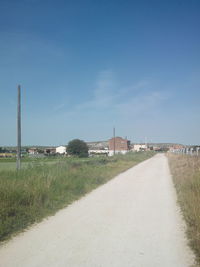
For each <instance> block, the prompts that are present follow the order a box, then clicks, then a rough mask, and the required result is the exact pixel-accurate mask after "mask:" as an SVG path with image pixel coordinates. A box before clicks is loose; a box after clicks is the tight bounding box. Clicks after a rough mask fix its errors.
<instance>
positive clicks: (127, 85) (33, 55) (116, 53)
mask: <svg viewBox="0 0 200 267" xmlns="http://www.w3.org/2000/svg"><path fill="white" fill-rule="evenodd" d="M0 11H1V16H0V99H1V105H0V114H1V115H0V125H1V130H0V145H1V146H3V145H15V144H16V97H17V85H18V84H21V86H22V144H23V145H60V144H67V143H68V141H69V140H71V139H74V138H80V139H83V140H85V141H95V140H107V139H108V138H110V137H111V135H112V128H113V126H115V127H116V134H117V135H118V136H122V137H125V136H127V137H128V138H129V139H130V140H131V141H132V142H144V139H145V137H146V138H147V141H149V142H150V141H151V142H178V143H183V144H200V105H199V99H200V34H199V28H200V16H199V14H200V1H199V0H190V1H188V0H173V1H171V0H168V1H165V0H148V1H144V0H138V1H134V0H132V1H129V0H126V1H124V0H123V1H122V0H106V1H105V0H99V1H98V0H84V1H83V0H70V1H67V0H66V1H64V0H63V1H62V0H57V1H55V0H54V1H51V0H49V1H47V0H18V1H15V0H0Z"/></svg>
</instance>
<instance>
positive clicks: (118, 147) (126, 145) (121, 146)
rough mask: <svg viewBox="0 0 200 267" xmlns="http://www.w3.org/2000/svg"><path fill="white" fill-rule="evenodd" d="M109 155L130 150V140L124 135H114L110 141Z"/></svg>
mask: <svg viewBox="0 0 200 267" xmlns="http://www.w3.org/2000/svg"><path fill="white" fill-rule="evenodd" d="M108 142H109V156H113V155H114V154H126V153H127V152H128V151H130V143H131V142H130V141H129V140H127V139H123V138H122V137H113V138H111V139H110V140H109V141H108Z"/></svg>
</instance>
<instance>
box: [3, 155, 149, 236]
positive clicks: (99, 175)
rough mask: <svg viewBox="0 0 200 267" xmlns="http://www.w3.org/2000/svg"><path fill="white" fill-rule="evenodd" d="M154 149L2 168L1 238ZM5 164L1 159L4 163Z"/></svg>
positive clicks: (136, 161)
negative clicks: (16, 168)
mask: <svg viewBox="0 0 200 267" xmlns="http://www.w3.org/2000/svg"><path fill="white" fill-rule="evenodd" d="M153 155H154V152H138V153H133V152H130V153H127V154H126V155H116V156H114V157H96V158H72V157H71V158H63V159H59V160H55V162H54V163H52V164H45V162H44V160H41V164H39V160H38V161H36V162H37V164H32V165H31V164H30V165H29V166H28V167H27V168H22V169H21V170H20V171H15V170H10V169H9V168H8V169H7V170H5V169H4V170H1V168H0V241H3V240H6V239H7V238H8V237H10V236H11V235H12V234H13V233H16V232H18V231H20V230H22V229H25V228H27V227H28V226H29V225H31V224H33V223H34V222H38V221H40V220H41V219H42V218H44V217H45V216H48V215H52V214H54V213H55V212H56V211H57V210H58V209H61V208H63V207H66V206H67V205H69V204H70V203H72V202H73V201H74V200H77V199H79V198H80V197H81V196H83V195H85V194H86V193H88V192H90V191H91V190H93V189H95V188H96V187H98V186H99V185H101V184H104V183H106V182H107V181H108V180H110V179H111V178H112V177H114V176H115V175H117V174H118V173H120V172H122V171H125V170H126V169H128V168H130V167H132V166H134V165H136V164H137V163H139V162H141V161H143V160H145V159H147V158H150V157H151V156H153ZM0 164H1V163H0Z"/></svg>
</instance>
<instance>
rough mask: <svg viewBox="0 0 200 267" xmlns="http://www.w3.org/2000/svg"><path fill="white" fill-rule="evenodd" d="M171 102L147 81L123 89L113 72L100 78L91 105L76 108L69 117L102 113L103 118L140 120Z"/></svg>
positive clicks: (89, 102) (89, 103)
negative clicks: (114, 117)
mask: <svg viewBox="0 0 200 267" xmlns="http://www.w3.org/2000/svg"><path fill="white" fill-rule="evenodd" d="M166 99H167V96H166V95H165V93H163V92H162V91H161V90H156V89H153V84H152V82H151V83H150V82H148V81H146V80H143V81H139V82H137V83H133V84H132V85H131V86H129V87H123V86H120V85H119V84H118V83H117V81H116V78H115V75H114V73H113V72H112V71H111V70H106V71H101V72H100V73H99V74H98V78H97V81H96V87H95V89H94V91H93V96H92V98H91V100H90V101H87V102H83V103H81V104H79V105H77V106H75V107H74V108H73V109H72V111H70V112H67V114H66V115H69V116H74V115H79V114H84V112H87V113H91V116H94V114H95V112H101V113H102V117H103V116H104V119H105V120H106V117H107V116H109V115H110V114H114V115H115V116H116V117H121V118H123V117H125V116H126V117H127V116H128V117H133V116H134V117H137V116H139V115H140V114H144V113H145V112H148V113H149V112H151V111H154V110H155V109H156V108H157V107H159V105H160V104H161V103H162V102H163V101H165V100H166Z"/></svg>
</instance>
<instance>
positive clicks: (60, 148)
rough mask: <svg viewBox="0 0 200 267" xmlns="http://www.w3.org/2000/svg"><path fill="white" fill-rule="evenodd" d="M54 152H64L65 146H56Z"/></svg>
mask: <svg viewBox="0 0 200 267" xmlns="http://www.w3.org/2000/svg"><path fill="white" fill-rule="evenodd" d="M56 153H58V154H66V147H65V146H58V147H56Z"/></svg>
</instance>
